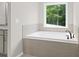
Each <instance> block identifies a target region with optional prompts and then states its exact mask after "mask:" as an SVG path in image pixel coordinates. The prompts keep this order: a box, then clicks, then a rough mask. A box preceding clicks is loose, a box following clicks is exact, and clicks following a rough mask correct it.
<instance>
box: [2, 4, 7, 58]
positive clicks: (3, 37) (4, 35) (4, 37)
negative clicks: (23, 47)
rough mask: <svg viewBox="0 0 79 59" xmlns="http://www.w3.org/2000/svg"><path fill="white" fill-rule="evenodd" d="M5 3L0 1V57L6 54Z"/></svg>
mask: <svg viewBox="0 0 79 59" xmlns="http://www.w3.org/2000/svg"><path fill="white" fill-rule="evenodd" d="M7 4H8V3H6V2H0V57H4V56H7V28H6V27H7Z"/></svg>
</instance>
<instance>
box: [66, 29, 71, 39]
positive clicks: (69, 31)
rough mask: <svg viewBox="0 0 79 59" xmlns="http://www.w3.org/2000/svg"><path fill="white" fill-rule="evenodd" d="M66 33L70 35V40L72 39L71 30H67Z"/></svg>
mask: <svg viewBox="0 0 79 59" xmlns="http://www.w3.org/2000/svg"><path fill="white" fill-rule="evenodd" d="M65 32H68V33H69V34H70V39H72V33H71V32H70V31H69V30H66V31H65Z"/></svg>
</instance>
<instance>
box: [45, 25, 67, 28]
mask: <svg viewBox="0 0 79 59" xmlns="http://www.w3.org/2000/svg"><path fill="white" fill-rule="evenodd" d="M44 27H48V28H68V27H67V26H66V27H65V26H57V25H50V24H45V25H44Z"/></svg>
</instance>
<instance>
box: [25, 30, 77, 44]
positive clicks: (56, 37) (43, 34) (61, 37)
mask: <svg viewBox="0 0 79 59" xmlns="http://www.w3.org/2000/svg"><path fill="white" fill-rule="evenodd" d="M66 35H69V33H67V32H48V31H38V32H34V33H31V34H29V35H26V37H25V38H28V39H35V40H46V41H56V42H64V43H73V44H78V40H77V39H76V38H73V39H67V36H66Z"/></svg>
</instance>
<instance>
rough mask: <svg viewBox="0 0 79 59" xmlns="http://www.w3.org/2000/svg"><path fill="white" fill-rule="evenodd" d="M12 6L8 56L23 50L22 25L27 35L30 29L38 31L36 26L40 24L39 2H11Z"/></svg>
mask: <svg viewBox="0 0 79 59" xmlns="http://www.w3.org/2000/svg"><path fill="white" fill-rule="evenodd" d="M9 7H10V6H9ZM10 8H11V9H10V10H11V19H10V16H9V20H10V21H9V26H8V27H9V37H8V38H9V41H8V42H9V46H8V47H9V51H8V53H9V54H8V56H17V55H18V54H20V53H21V52H23V50H22V49H23V48H22V25H23V34H24V35H26V34H27V32H28V33H29V32H30V31H31V32H32V31H36V29H35V28H37V24H38V3H30V2H28V3H27V2H11V7H10ZM10 22H11V23H10ZM34 25H35V26H34ZM31 26H32V28H31ZM33 26H34V27H33ZM29 27H30V28H29ZM33 29H34V30H33ZM10 34H11V35H10Z"/></svg>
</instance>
